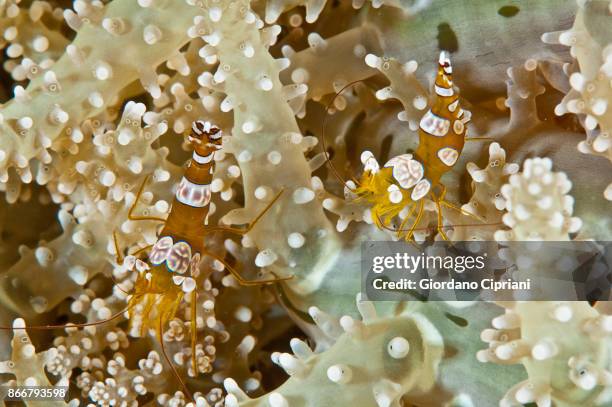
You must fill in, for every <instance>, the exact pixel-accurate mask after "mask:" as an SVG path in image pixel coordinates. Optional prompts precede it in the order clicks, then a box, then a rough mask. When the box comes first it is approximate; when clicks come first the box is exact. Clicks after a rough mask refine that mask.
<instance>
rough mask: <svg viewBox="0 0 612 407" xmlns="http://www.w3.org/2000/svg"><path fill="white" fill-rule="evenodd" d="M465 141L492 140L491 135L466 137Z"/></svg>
mask: <svg viewBox="0 0 612 407" xmlns="http://www.w3.org/2000/svg"><path fill="white" fill-rule="evenodd" d="M464 140H465V141H494V140H495V139H494V138H492V137H466V138H465V139H464Z"/></svg>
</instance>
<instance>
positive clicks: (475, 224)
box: [376, 214, 504, 232]
mask: <svg viewBox="0 0 612 407" xmlns="http://www.w3.org/2000/svg"><path fill="white" fill-rule="evenodd" d="M376 218H377V219H378V221H379V222H380V224H381V225H382V228H383V229H385V230H388V231H390V232H410V230H411V229H395V228H393V227H391V226H387V225H385V224H384V223H383V221H382V219H381V218H380V216H379V215H378V214H376ZM503 224H504V223H503V222H497V223H485V224H482V223H471V224H464V225H442V228H443V229H447V228H457V227H476V226H482V227H484V226H500V225H503ZM428 229H435V228H433V227H429V226H424V227H421V228H414V229H412V231H417V230H428Z"/></svg>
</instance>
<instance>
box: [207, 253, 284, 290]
mask: <svg viewBox="0 0 612 407" xmlns="http://www.w3.org/2000/svg"><path fill="white" fill-rule="evenodd" d="M202 254H203V255H207V256H210V257H212V258H213V259H215V260H218V261H219V262H221V264H223V265H224V266H225V268H226V269H227V271H229V272H230V273H231V274H232V275H233V276H234V278H235V279H236V280H238V283H240V284H241V285H244V286H257V285H265V284H273V283H278V282H279V281H286V280H291V279H292V278H293V276H289V277H275V278H269V279H265V280H245V279H244V278H243V277H242V276H241V275H240V273H239V272H238V270H236V269H235V268H233V267H232V266H230V265H229V264H228V262H226V261H225V259H223V258H222V257H220V256H218V255H216V254H214V253H211V252H207V251H205V250H204V251H202Z"/></svg>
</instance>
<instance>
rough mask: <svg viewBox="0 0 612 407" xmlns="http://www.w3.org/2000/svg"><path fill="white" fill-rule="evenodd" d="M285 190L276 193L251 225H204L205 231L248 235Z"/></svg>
mask: <svg viewBox="0 0 612 407" xmlns="http://www.w3.org/2000/svg"><path fill="white" fill-rule="evenodd" d="M283 192H284V189H281V190H280V192H279V193H278V194H276V196H275V197H274V199H273V200H272V201H270V203H269V204H268V205H266V207H265V208H264V209H263V211H261V212H260V213H259V215H257V217H256V218H255V219H253V221H252V222H251V223H249V225H248V226H247V227H246V228H244V229H239V228H231V227H225V226H211V227H208V226H205V227H204V233H214V232H229V233H235V234H237V235H246V234H247V233H249V232H250V231H251V230H252V229H253V227H255V225H256V224H257V222H259V220H260V219H261V218H263V216H264V215H265V214H266V212H268V210H270V208H271V207H272V205H274V204H275V203H276V201H278V198H280V196H281V195H282V194H283Z"/></svg>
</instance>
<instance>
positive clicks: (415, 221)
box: [406, 199, 425, 240]
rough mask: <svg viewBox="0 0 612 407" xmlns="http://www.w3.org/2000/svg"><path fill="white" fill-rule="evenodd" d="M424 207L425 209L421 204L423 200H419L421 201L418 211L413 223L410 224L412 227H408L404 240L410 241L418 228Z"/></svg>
mask: <svg viewBox="0 0 612 407" xmlns="http://www.w3.org/2000/svg"><path fill="white" fill-rule="evenodd" d="M424 207H425V204H424V203H423V200H422V199H421V201H420V202H419V210H418V212H417V217H416V219H415V220H414V223H413V224H412V226H411V227H410V230H409V231H408V234H407V235H406V240H410V239H412V235H413V233H414V231H415V229H416V227H417V226H418V224H419V222H420V221H421V218H422V217H423V208H424Z"/></svg>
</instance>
